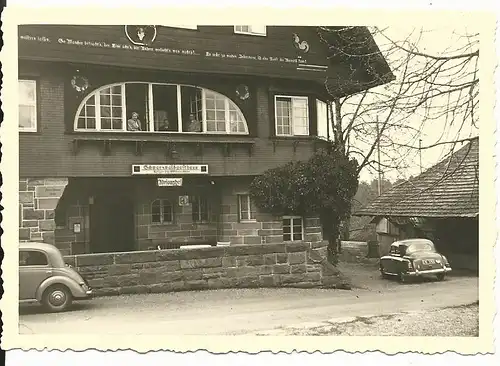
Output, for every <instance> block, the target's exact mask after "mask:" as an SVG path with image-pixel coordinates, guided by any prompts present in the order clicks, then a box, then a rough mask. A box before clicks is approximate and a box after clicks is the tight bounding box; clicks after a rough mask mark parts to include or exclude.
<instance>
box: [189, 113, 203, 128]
mask: <svg viewBox="0 0 500 366" xmlns="http://www.w3.org/2000/svg"><path fill="white" fill-rule="evenodd" d="M188 131H189V132H201V123H200V121H198V120H197V119H196V117H195V115H194V113H191V114H190V115H189V126H188Z"/></svg>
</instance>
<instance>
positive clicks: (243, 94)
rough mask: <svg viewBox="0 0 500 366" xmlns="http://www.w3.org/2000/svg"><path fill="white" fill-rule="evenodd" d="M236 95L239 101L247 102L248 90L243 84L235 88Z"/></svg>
mask: <svg viewBox="0 0 500 366" xmlns="http://www.w3.org/2000/svg"><path fill="white" fill-rule="evenodd" d="M236 95H237V96H238V98H240V99H241V100H247V99H248V98H250V91H249V90H248V86H246V85H243V84H241V85H238V86H237V87H236Z"/></svg>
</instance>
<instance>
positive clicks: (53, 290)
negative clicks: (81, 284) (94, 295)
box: [42, 285, 73, 313]
mask: <svg viewBox="0 0 500 366" xmlns="http://www.w3.org/2000/svg"><path fill="white" fill-rule="evenodd" d="M72 301H73V296H72V295H71V291H70V290H69V289H68V288H67V287H66V286H64V285H53V286H50V287H49V288H48V289H47V290H45V292H44V293H43V297H42V304H43V305H44V307H45V308H46V309H47V310H48V311H50V312H51V313H56V312H60V311H64V310H66V309H67V308H68V307H69V306H70V305H71V302H72Z"/></svg>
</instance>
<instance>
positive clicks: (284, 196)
mask: <svg viewBox="0 0 500 366" xmlns="http://www.w3.org/2000/svg"><path fill="white" fill-rule="evenodd" d="M357 168H358V164H357V161H356V160H354V159H349V158H348V157H347V156H346V154H345V153H343V151H342V150H341V149H336V148H335V146H334V145H332V146H329V147H328V148H326V149H321V150H319V151H317V152H316V153H315V154H314V155H313V156H312V157H311V158H310V159H309V160H307V161H296V162H290V163H287V164H285V165H282V166H279V167H276V168H273V169H269V170H267V171H265V172H264V173H263V174H262V175H260V176H257V177H255V178H254V180H253V181H252V183H251V185H250V195H251V197H252V199H253V201H254V202H255V204H256V205H257V206H258V207H259V208H260V209H261V210H263V211H265V212H269V213H272V214H274V215H278V216H279V215H290V214H295V215H301V216H305V215H316V216H319V218H320V220H321V225H322V227H323V235H324V238H325V239H326V240H328V243H329V244H328V249H329V250H328V252H329V258H330V261H331V262H336V257H337V254H338V246H337V238H338V235H339V229H340V223H341V222H342V221H343V220H344V219H346V218H348V217H349V214H350V212H351V202H352V198H353V197H354V195H355V194H356V191H357V188H358V175H357Z"/></svg>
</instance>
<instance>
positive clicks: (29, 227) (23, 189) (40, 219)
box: [19, 178, 68, 244]
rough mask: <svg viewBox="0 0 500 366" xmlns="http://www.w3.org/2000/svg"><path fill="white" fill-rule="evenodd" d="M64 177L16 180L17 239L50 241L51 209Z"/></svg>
mask: <svg viewBox="0 0 500 366" xmlns="http://www.w3.org/2000/svg"><path fill="white" fill-rule="evenodd" d="M67 184H68V179H67V178H36V179H30V178H23V179H19V240H20V241H42V242H45V243H50V244H54V243H55V234H54V231H55V229H56V224H55V209H56V207H57V204H58V202H59V198H61V196H62V194H63V192H64V189H65V188H66V185H67Z"/></svg>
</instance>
